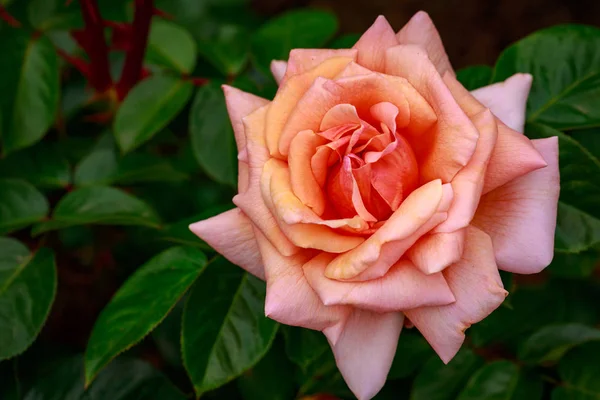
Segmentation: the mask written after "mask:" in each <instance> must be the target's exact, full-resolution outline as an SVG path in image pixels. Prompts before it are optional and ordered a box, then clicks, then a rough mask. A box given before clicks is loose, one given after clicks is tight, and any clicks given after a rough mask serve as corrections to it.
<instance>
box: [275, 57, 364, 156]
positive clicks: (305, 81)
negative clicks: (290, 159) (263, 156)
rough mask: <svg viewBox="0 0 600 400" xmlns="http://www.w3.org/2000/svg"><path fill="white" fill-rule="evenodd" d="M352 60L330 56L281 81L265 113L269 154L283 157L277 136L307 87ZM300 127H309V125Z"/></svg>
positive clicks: (334, 74)
mask: <svg viewBox="0 0 600 400" xmlns="http://www.w3.org/2000/svg"><path fill="white" fill-rule="evenodd" d="M352 61H354V59H352V58H348V57H335V58H331V59H329V60H327V61H325V62H323V63H321V64H319V65H318V66H317V67H315V68H313V69H311V70H310V71H307V72H306V73H304V74H300V75H295V76H293V77H291V78H290V79H287V80H286V81H285V82H283V83H282V85H281V86H280V87H279V90H278V91H277V94H276V95H275V98H274V99H273V102H272V103H271V106H270V107H269V112H268V113H267V119H268V124H266V130H265V137H266V143H267V146H268V148H269V152H270V154H271V156H273V157H277V158H281V159H285V157H284V156H283V155H282V154H281V153H280V152H279V138H280V137H281V132H282V130H283V127H284V126H285V124H286V122H287V120H288V117H289V116H290V113H291V112H292V111H293V110H294V108H296V106H297V103H298V101H299V100H300V99H301V98H302V96H304V93H305V92H306V91H307V90H308V88H310V87H311V86H312V85H313V83H314V82H315V80H316V79H317V78H318V77H321V78H333V77H334V76H336V75H337V74H339V73H340V72H341V71H342V70H343V69H344V67H346V66H347V65H348V64H349V63H350V62H352ZM302 129H310V127H304V128H302ZM302 129H301V130H302ZM313 130H314V129H313Z"/></svg>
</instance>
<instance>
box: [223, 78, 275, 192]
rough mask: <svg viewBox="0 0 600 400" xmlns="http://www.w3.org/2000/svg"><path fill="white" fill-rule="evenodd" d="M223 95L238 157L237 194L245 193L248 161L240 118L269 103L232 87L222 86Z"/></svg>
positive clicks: (244, 135)
mask: <svg viewBox="0 0 600 400" xmlns="http://www.w3.org/2000/svg"><path fill="white" fill-rule="evenodd" d="M222 88H223V93H224V94H225V103H226V104H227V112H228V113H229V119H230V120H231V125H232V126H233V132H234V134H235V143H236V145H237V149H238V152H239V155H238V160H239V162H238V192H240V193H241V192H245V191H246V190H247V189H248V179H249V176H248V160H247V153H246V134H245V133H244V125H243V123H242V118H244V117H245V116H246V115H248V114H250V113H252V112H254V111H255V110H256V109H258V108H260V107H263V106H265V105H266V104H268V103H269V101H268V100H265V99H263V98H261V97H258V96H255V95H253V94H250V93H246V92H244V91H241V90H239V89H236V88H234V87H231V86H228V85H223V86H222Z"/></svg>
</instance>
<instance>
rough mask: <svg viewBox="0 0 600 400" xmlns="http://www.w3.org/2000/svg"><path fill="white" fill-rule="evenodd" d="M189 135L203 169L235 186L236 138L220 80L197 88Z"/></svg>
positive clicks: (215, 177)
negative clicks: (218, 82)
mask: <svg viewBox="0 0 600 400" xmlns="http://www.w3.org/2000/svg"><path fill="white" fill-rule="evenodd" d="M190 135H191V138H192V147H193V150H194V155H195V156H196V160H198V163H199V164H200V166H201V167H202V168H203V169H204V171H205V172H206V173H207V174H208V175H209V176H210V177H211V178H212V179H214V180H215V181H217V182H220V183H225V184H229V185H232V186H235V184H236V182H237V171H236V170H237V157H236V156H237V154H236V145H235V139H234V136H233V129H232V128H231V122H230V121H229V115H228V114H227V108H226V107H225V96H224V95H223V92H222V91H221V88H220V87H219V85H218V84H217V83H209V84H207V85H205V86H203V87H201V88H200V89H198V92H197V93H196V97H195V98H194V102H193V104H192V110H191V111H190Z"/></svg>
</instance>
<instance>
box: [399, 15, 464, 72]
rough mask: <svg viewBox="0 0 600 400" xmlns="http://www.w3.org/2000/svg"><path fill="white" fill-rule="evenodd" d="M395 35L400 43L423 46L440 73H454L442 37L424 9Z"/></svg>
mask: <svg viewBox="0 0 600 400" xmlns="http://www.w3.org/2000/svg"><path fill="white" fill-rule="evenodd" d="M396 37H397V38H398V41H399V42H400V44H416V45H418V46H421V47H422V48H424V49H425V51H427V55H428V56H429V59H430V60H431V62H432V63H433V65H435V68H436V69H437V70H438V72H439V73H440V75H444V73H446V72H448V73H451V74H453V75H454V70H453V69H452V65H451V64H450V60H449V59H448V54H446V49H444V44H443V43H442V38H440V34H439V33H438V31H437V29H436V28H435V25H434V24H433V21H432V20H431V18H430V17H429V14H427V13H426V12H425V11H419V12H418V13H416V14H415V15H414V16H413V17H412V18H411V19H410V21H408V23H407V24H406V25H404V27H403V28H402V29H401V30H400V32H398V34H397V35H396Z"/></svg>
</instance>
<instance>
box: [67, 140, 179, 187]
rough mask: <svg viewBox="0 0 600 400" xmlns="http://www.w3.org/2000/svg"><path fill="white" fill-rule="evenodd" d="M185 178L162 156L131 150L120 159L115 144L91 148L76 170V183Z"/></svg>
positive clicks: (110, 183)
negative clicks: (132, 151) (131, 151)
mask: <svg viewBox="0 0 600 400" xmlns="http://www.w3.org/2000/svg"><path fill="white" fill-rule="evenodd" d="M186 178H187V175H186V174H185V173H182V172H180V171H177V170H176V169H175V168H173V166H172V165H171V163H169V162H168V161H167V160H166V159H165V158H162V157H158V156H155V155H152V154H147V153H139V154H138V153H131V154H127V155H125V156H124V157H122V158H120V159H119V155H118V154H117V150H116V148H115V147H114V145H108V146H102V147H99V148H97V149H94V150H93V151H92V152H91V153H90V154H88V155H87V156H86V157H85V158H84V159H83V160H81V162H80V163H79V165H77V168H76V169H75V185H77V186H90V185H131V184H136V183H144V182H177V181H181V180H185V179H186Z"/></svg>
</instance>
